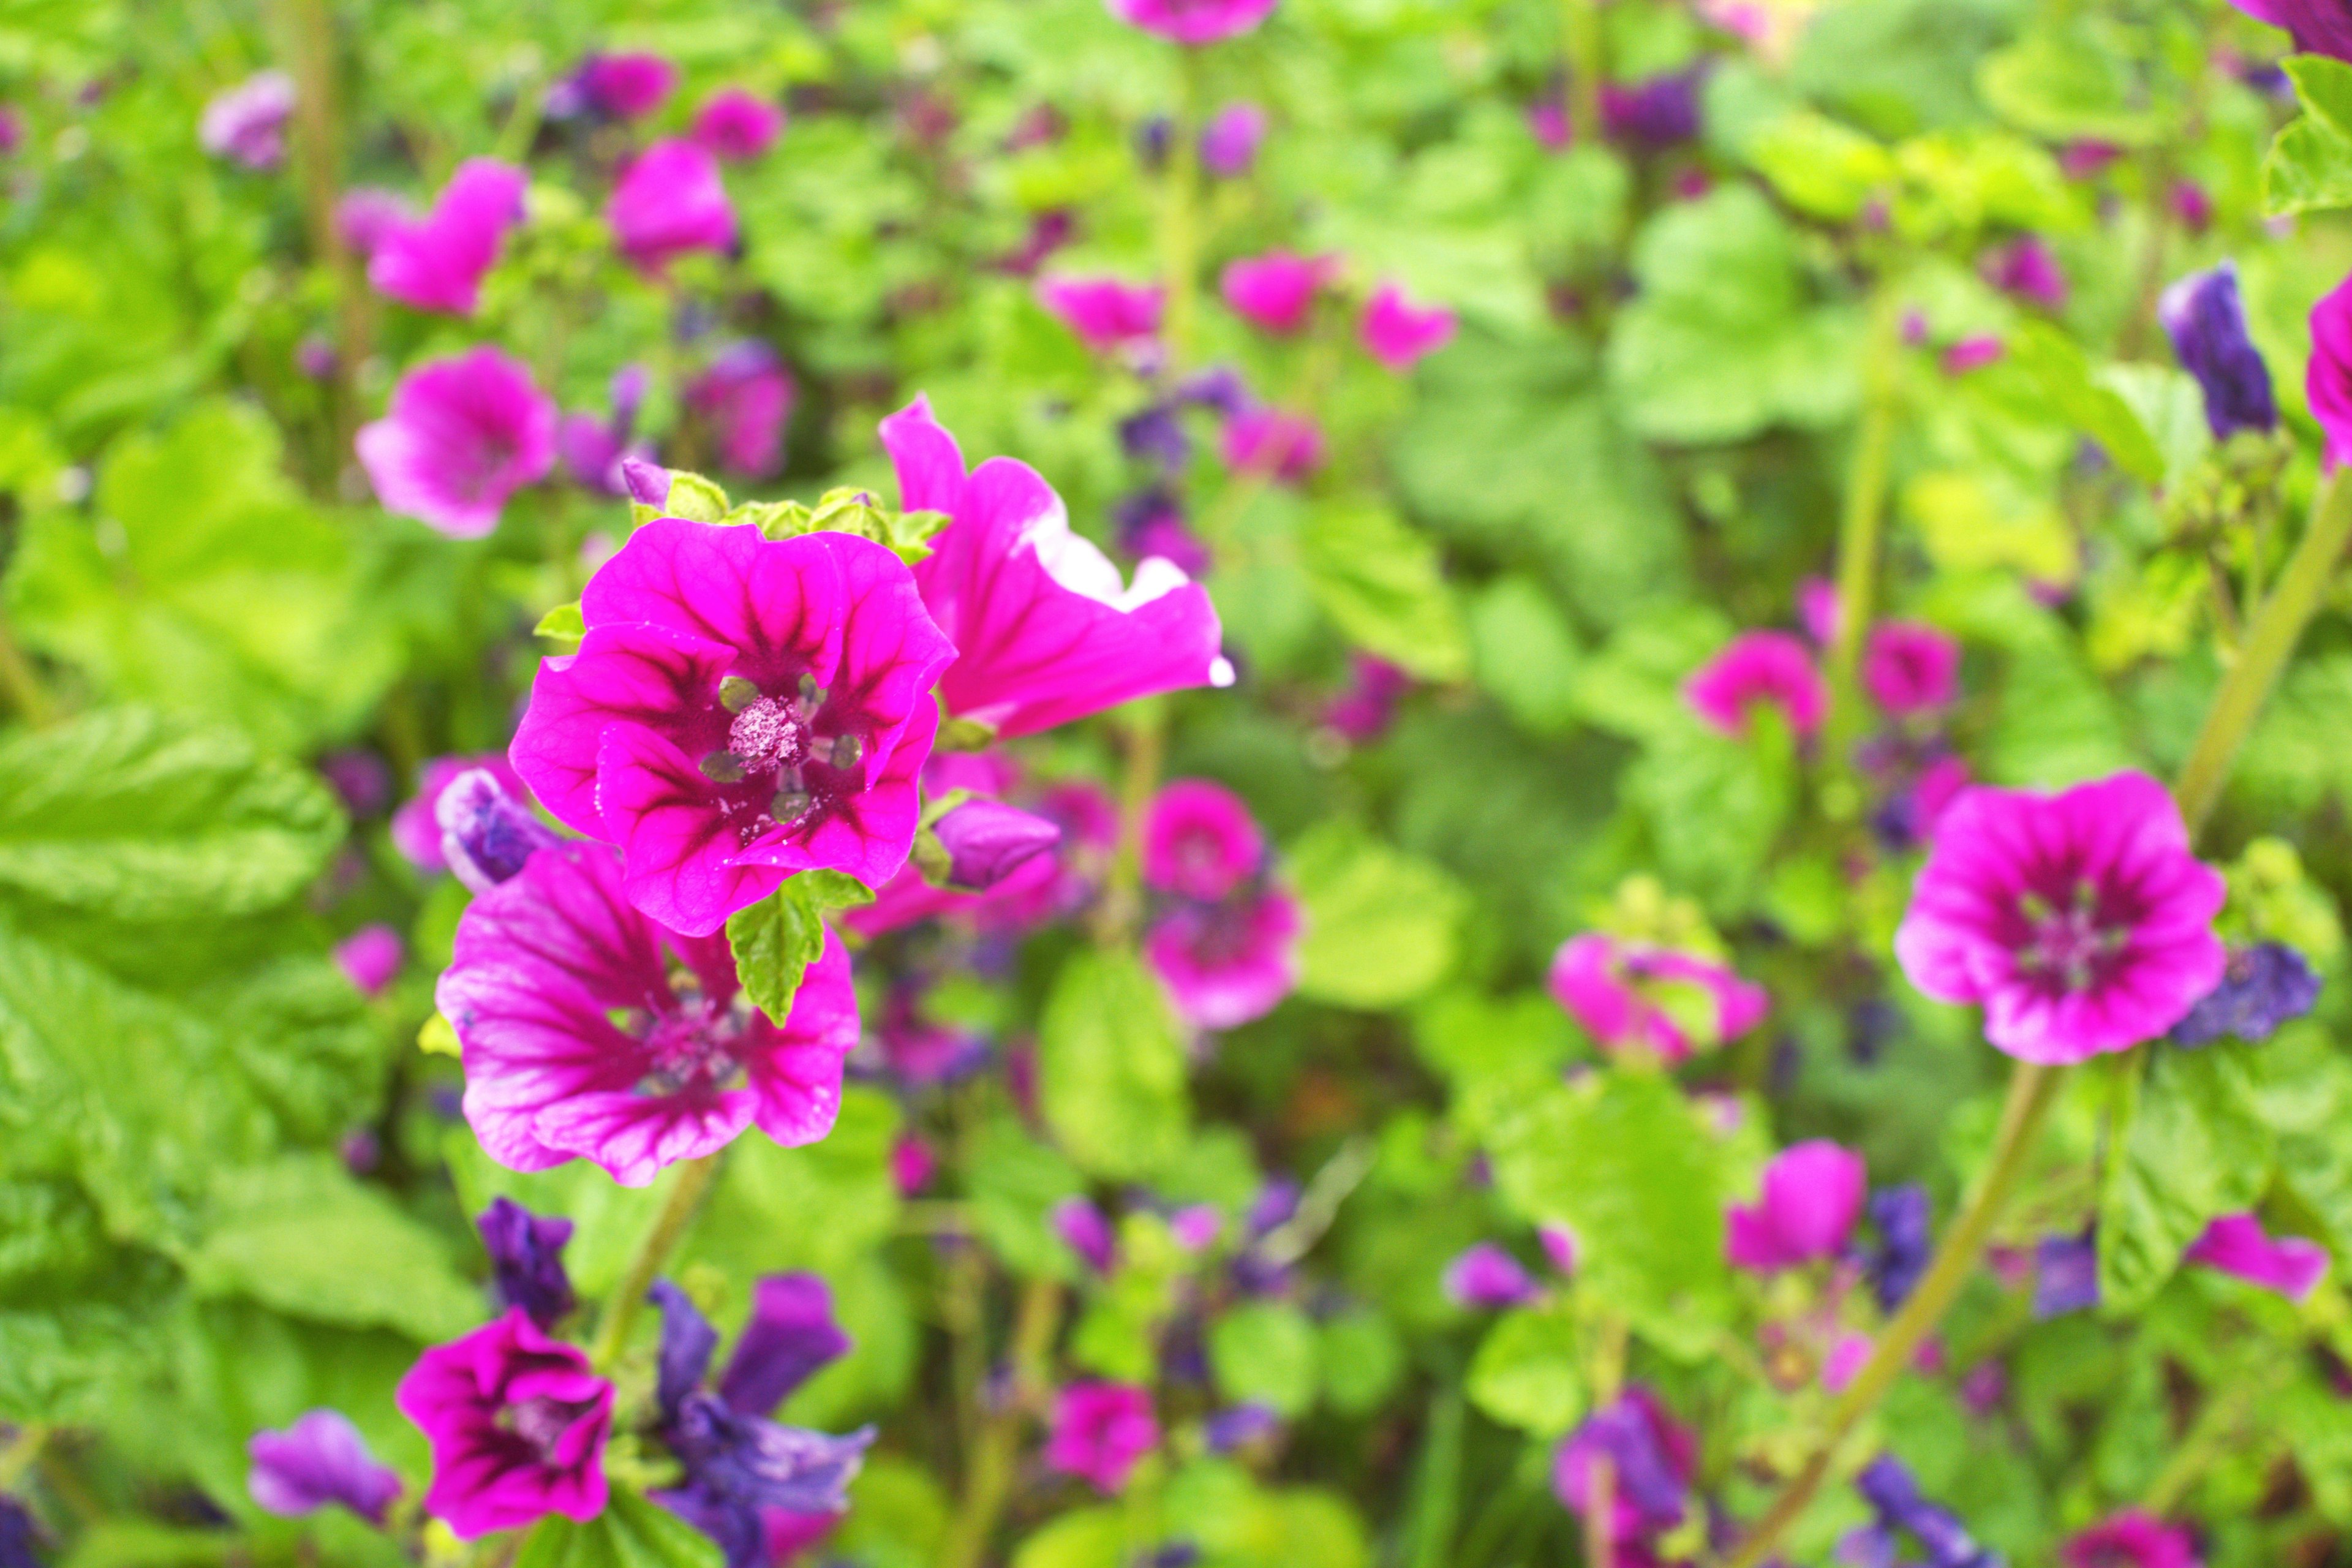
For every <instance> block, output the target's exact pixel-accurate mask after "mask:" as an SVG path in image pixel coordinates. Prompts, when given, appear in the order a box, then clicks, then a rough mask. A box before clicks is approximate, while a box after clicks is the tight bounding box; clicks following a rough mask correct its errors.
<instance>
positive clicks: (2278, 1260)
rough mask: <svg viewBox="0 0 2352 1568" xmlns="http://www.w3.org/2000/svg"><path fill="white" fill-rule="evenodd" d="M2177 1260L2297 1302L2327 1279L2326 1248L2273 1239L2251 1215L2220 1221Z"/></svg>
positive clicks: (2289, 1238)
mask: <svg viewBox="0 0 2352 1568" xmlns="http://www.w3.org/2000/svg"><path fill="white" fill-rule="evenodd" d="M2180 1256H2181V1259H2182V1261H2184V1262H2188V1263H2201V1264H2203V1265H2204V1266H2205V1267H2206V1268H2217V1269H2219V1270H2221V1272H2222V1273H2224V1274H2234V1275H2236V1276H2237V1277H2238V1278H2239V1279H2243V1280H2246V1281H2247V1282H2248V1283H2250V1284H2254V1285H2259V1286H2261V1287H2262V1288H2263V1289H2265V1290H2275V1291H2277V1292H2278V1293H2279V1294H2280V1295H2282V1296H2286V1297H2291V1298H2293V1299H2294V1300H2297V1301H2300V1300H2303V1299H2304V1298H2305V1296H2308V1295H2310V1294H2311V1292H2312V1290H2313V1289H2315V1287H2316V1286H2317V1285H2318V1284H2319V1281H2320V1280H2321V1279H2324V1278H2326V1274H2327V1248H2326V1247H2322V1246H2320V1245H2319V1243H2317V1242H2315V1241H2308V1240H2305V1238H2304V1237H2299V1236H2283V1237H2277V1238H2275V1239H2273V1237H2272V1236H2271V1235H2270V1233H2269V1232H2268V1231H2265V1230H2264V1229H2263V1222H2262V1221H2261V1219H2260V1218H2258V1217H2256V1216H2255V1215H2251V1214H2232V1215H2222V1216H2221V1218H2219V1219H2217V1220H2215V1221H2214V1222H2213V1223H2212V1224H2210V1225H2209V1226H2206V1227H2205V1234H2203V1235H2202V1236H2200V1237H2198V1238H2197V1239H2196V1240H2195V1241H2192V1242H2190V1243H2189V1250H2187V1251H2186V1252H2184V1253H2182V1254H2181V1255H2180Z"/></svg>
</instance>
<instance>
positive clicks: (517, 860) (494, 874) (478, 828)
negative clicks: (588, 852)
mask: <svg viewBox="0 0 2352 1568" xmlns="http://www.w3.org/2000/svg"><path fill="white" fill-rule="evenodd" d="M497 762H498V764H499V765H498V767H497V769H496V770H495V771H493V770H491V769H489V768H486V767H485V768H470V769H468V770H467V771H466V772H465V773H460V774H458V775H457V777H456V778H455V779H453V780H451V781H450V784H449V786H448V787H447V788H446V789H445V790H443V791H441V793H440V798H439V799H438V800H436V802H435V803H434V805H433V816H434V821H435V822H436V825H438V826H439V827H440V829H441V859H442V862H443V864H445V865H446V866H447V867H448V868H449V869H450V870H451V871H452V872H453V873H455V874H456V876H457V880H458V881H459V882H461V883H463V884H464V885H465V887H466V889H467V891H468V892H475V893H487V892H488V891H489V890H490V889H492V888H495V887H497V886H498V885H499V883H500V882H503V881H506V880H507V879H509V878H511V877H513V876H514V875H515V874H516V873H518V872H520V870H521V869H522V868H523V867H524V866H525V865H526V864H528V863H529V862H530V858H531V857H532V856H533V855H535V854H537V853H538V852H539V851H540V850H541V849H544V848H546V847H549V846H550V845H552V844H561V843H562V842H563V840H562V837H559V836H558V835H557V834H556V832H555V830H554V829H553V828H551V827H550V826H547V825H546V824H545V823H543V822H541V821H540V820H539V818H538V817H536V816H532V815H531V814H530V809H529V808H528V807H526V806H525V805H523V804H522V803H521V802H520V801H518V800H517V799H515V798H514V796H513V795H509V794H508V793H507V790H506V786H505V785H504V784H501V783H500V782H499V774H500V773H504V774H505V775H506V776H507V778H509V779H513V778H514V773H513V770H511V769H510V768H509V767H508V766H507V765H506V759H505V758H504V757H499V758H498V759H497ZM515 787H516V788H518V789H520V788H521V787H522V786H521V784H520V781H517V782H516V784H515Z"/></svg>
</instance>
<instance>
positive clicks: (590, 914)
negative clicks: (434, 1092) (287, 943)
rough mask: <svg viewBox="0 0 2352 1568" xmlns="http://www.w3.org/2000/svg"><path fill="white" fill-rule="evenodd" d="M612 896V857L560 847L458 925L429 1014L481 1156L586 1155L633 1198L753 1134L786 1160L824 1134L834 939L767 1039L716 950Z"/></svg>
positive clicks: (592, 847)
mask: <svg viewBox="0 0 2352 1568" xmlns="http://www.w3.org/2000/svg"><path fill="white" fill-rule="evenodd" d="M622 889H623V872H622V868H621V859H620V857H619V855H618V854H616V853H615V852H614V850H613V849H612V848H611V847H609V846H606V845H601V844H580V843H572V844H564V845H560V846H558V847H555V848H552V849H543V850H541V851H540V852H539V853H538V854H537V855H534V856H532V857H531V860H530V865H528V866H526V867H524V868H523V870H522V874H521V875H520V876H518V877H516V878H514V879H512V880H510V881H507V882H502V883H500V884H499V886H497V887H495V888H493V889H490V890H489V891H488V892H487V893H484V894H482V895H480V896H479V897H478V898H477V899H475V900H474V902H473V904H472V905H471V906H470V907H469V908H468V909H467V910H466V913H465V917H464V918H463V919H462V920H460V921H458V923H457V946H456V953H455V956H454V958H453V960H452V962H451V963H450V965H449V968H448V969H447V970H446V971H445V972H444V973H443V974H442V976H441V983H440V985H439V986H438V988H437V989H436V992H435V1000H436V1004H437V1005H439V1007H440V1010H441V1014H442V1016H444V1017H446V1018H447V1019H448V1020H449V1022H450V1025H451V1026H452V1027H454V1028H455V1029H456V1030H457V1040H458V1044H459V1046H460V1047H461V1050H462V1057H463V1060H464V1063H465V1068H466V1098H465V1102H464V1104H465V1112H466V1120H467V1122H469V1123H470V1124H471V1125H472V1126H473V1129H474V1134H475V1136H476V1137H478V1138H479V1139H480V1140H481V1143H482V1148H483V1149H484V1151H485V1152H488V1154H489V1156H490V1158H492V1159H493V1160H496V1161H497V1162H498V1163H500V1164H502V1165H504V1166H506V1167H507V1168H508V1169H509V1170H515V1171H543V1170H546V1169H548V1168H549V1167H550V1166H552V1165H561V1164H563V1163H566V1162H568V1161H570V1160H572V1159H573V1158H575V1157H581V1158H586V1159H588V1160H592V1161H593V1162H594V1163H597V1164H599V1165H601V1166H603V1167H604V1169H605V1171H606V1172H608V1173H610V1174H611V1175H612V1177H613V1179H614V1181H616V1182H619V1183H620V1184H622V1185H624V1186H631V1187H642V1186H644V1185H646V1184H647V1183H649V1182H651V1181H652V1180H653V1179H654V1176H655V1174H656V1173H657V1172H658V1171H660V1170H661V1168H662V1167H663V1166H665V1165H669V1164H672V1163H676V1162H677V1161H680V1160H692V1159H698V1158H699V1157H701V1156H702V1155H705V1154H708V1153H710V1152H713V1151H714V1150H718V1149H721V1148H724V1147H725V1146H726V1145H727V1144H729V1143H730V1142H733V1141H734V1140H735V1138H736V1136H737V1134H739V1133H740V1132H741V1131H743V1130H744V1129H745V1128H746V1127H749V1126H751V1125H753V1124H755V1123H756V1124H757V1125H758V1127H759V1129H760V1131H762V1132H764V1133H766V1134H767V1135H768V1136H769V1137H770V1138H772V1139H774V1140H775V1141H776V1142H779V1143H782V1144H783V1145H785V1146H786V1147H792V1146H794V1145H797V1144H802V1143H813V1142H816V1141H817V1140H818V1139H820V1138H823V1137H824V1135H825V1134H826V1133H827V1132H829V1131H832V1130H833V1121H834V1116H835V1113H836V1112H837V1111H838V1110H840V1107H841V1065H842V1061H843V1059H844V1058H846V1057H847V1056H848V1054H849V1052H850V1051H851V1049H852V1048H854V1047H856V1044H857V997H856V992H855V991H854V990H853V989H852V988H851V986H850V982H849V957H848V954H847V953H846V952H845V951H844V950H843V948H842V946H841V942H840V940H839V939H838V938H836V937H833V936H831V935H828V936H827V937H826V940H825V948H824V955H823V956H822V957H820V958H819V959H818V960H817V961H816V962H815V963H812V964H811V965H809V968H808V973H807V975H806V977H805V978H804V979H803V981H802V983H801V988H800V992H799V994H797V995H796V996H795V997H794V998H793V1009H792V1014H791V1016H789V1017H788V1018H787V1019H786V1020H785V1022H784V1026H782V1028H778V1027H777V1026H774V1025H773V1024H771V1023H770V1022H769V1021H768V1020H767V1018H766V1017H765V1016H762V1015H761V1014H760V1013H759V1012H758V1011H757V1010H755V1009H753V1008H752V1007H751V1006H750V1005H749V1004H748V1003H746V1002H744V1001H742V1000H740V997H739V994H738V991H737V986H736V981H735V965H734V961H733V959H732V958H731V957H730V954H729V952H728V950H727V943H726V942H725V941H724V939H719V938H711V937H707V936H706V937H700V938H697V937H688V936H681V935H680V934H678V933H677V931H665V930H663V929H662V928H661V927H659V926H657V925H656V924H655V923H654V922H653V921H650V920H647V919H646V917H645V916H644V915H642V914H640V913H638V912H637V911H636V910H635V909H632V908H631V907H630V905H629V903H628V901H627V900H626V899H625V898H624V897H623V890H622ZM672 960H675V962H676V963H677V965H679V966H682V971H683V977H682V978H679V977H674V975H673V973H672V963H671V961H672Z"/></svg>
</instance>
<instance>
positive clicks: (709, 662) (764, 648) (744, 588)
mask: <svg viewBox="0 0 2352 1568" xmlns="http://www.w3.org/2000/svg"><path fill="white" fill-rule="evenodd" d="M581 613H582V615H583V617H584V619H585V621H586V624H587V635H586V636H585V637H583V639H582V641H581V644H580V651H579V652H578V653H576V654H572V655H568V656H564V657H561V658H549V659H546V660H543V661H542V662H541V665H540V668H539V675H538V678H537V679H535V680H534V681H533V682H532V684H531V696H530V708H529V710H527V711H525V713H524V714H523V719H522V724H521V727H520V730H519V731H517V732H516V735H515V740H514V746H513V749H512V751H511V752H510V753H509V754H510V755H511V756H512V757H513V759H514V764H515V771H516V772H517V773H520V774H521V775H522V778H523V781H524V782H525V783H527V784H530V787H531V789H532V791H533V792H534V793H535V794H537V795H538V796H539V798H540V800H541V802H542V803H544V804H545V805H546V806H547V809H548V810H549V811H550V812H551V813H553V814H554V816H556V818H557V820H559V821H562V822H564V823H568V824H569V825H571V826H572V827H575V828H577V829H578V830H579V831H581V832H583V833H585V834H587V835H589V836H590V837H594V838H602V839H604V840H605V841H607V842H609V843H613V844H617V845H618V846H620V847H621V848H622V850H623V851H624V852H625V855H626V857H627V866H628V870H627V888H628V896H629V900H630V901H631V902H633V903H635V905H636V906H637V908H639V909H640V910H644V911H645V912H646V914H648V915H650V916H652V917H653V918H654V919H655V920H657V921H660V922H661V923H662V924H664V925H666V926H668V927H670V928H671V929H672V930H674V931H683V932H685V933H686V934H687V935H688V936H707V935H709V933H710V932H712V931H717V930H718V929H719V927H720V926H721V925H723V924H725V923H726V921H727V917H728V916H729V915H730V914H732V913H734V912H735V911H736V910H740V909H743V908H745V907H747V906H749V905H751V904H755V903H758V902H759V901H760V900H761V899H764V898H766V897H767V896H768V895H769V894H770V893H772V892H774V891H775V890H776V889H777V887H778V886H779V885H781V884H782V881H783V879H785V878H786V877H788V876H790V875H791V874H792V873H793V872H795V871H802V870H807V869H810V868H829V869H832V870H836V871H845V872H847V873H848V874H849V875H850V876H853V877H855V878H856V879H858V880H859V881H861V882H864V883H865V884H866V886H867V887H869V888H878V887H880V886H881V885H882V884H883V883H885V882H887V881H888V880H889V879H891V877H893V876H894V875H896V874H897V872H898V868H899V867H900V866H902V865H904V864H905V863H906V859H907V853H908V850H909V849H910V848H911V847H913V844H914V837H915V819H916V816H917V814H918V805H917V801H916V791H915V776H916V774H917V773H918V772H919V770H920V769H921V767H922V765H923V760H924V759H925V758H926V757H928V756H929V755H930V750H931V740H932V736H933V734H934V733H935V731H936V730H937V728H938V724H939V710H938V709H937V707H935V706H934V705H933V703H932V701H931V698H930V689H931V683H932V681H933V680H935V679H938V677H939V673H940V670H941V669H942V668H946V666H947V664H948V661H949V660H950V659H951V658H954V657H955V650H954V649H953V648H952V647H950V645H949V643H948V640H947V638H946V637H943V636H941V635H940V628H939V627H938V626H934V625H933V624H932V622H931V617H930V616H929V614H927V613H926V612H925V610H924V608H923V604H922V600H921V599H920V597H919V595H917V593H916V591H915V580H914V578H913V577H912V576H911V575H910V574H908V571H907V567H906V564H905V563H903V562H901V561H900V560H899V559H898V556H896V555H894V554H892V553H891V552H889V551H887V550H886V549H884V548H883V547H882V546H881V545H878V544H876V543H874V542H872V541H870V540H866V539H860V538H857V537H856V536H854V535H851V534H846V533H829V532H828V533H809V534H803V535H801V536H800V537H798V538H796V539H782V540H770V539H763V538H761V534H760V531H759V530H758V529H757V528H754V527H752V526H751V525H750V524H748V523H746V524H741V525H739V526H736V527H730V528H719V527H714V526H710V525H708V524H704V523H698V522H688V521H683V520H680V519H677V518H656V520H655V521H652V522H649V523H647V524H646V526H645V527H643V528H641V529H639V530H637V531H636V532H635V533H634V534H632V535H630V537H629V542H627V543H626V544H625V545H623V546H622V547H621V549H620V550H619V551H618V552H616V553H615V554H614V556H613V558H612V559H611V560H610V561H607V562H606V563H604V565H603V566H601V567H599V568H598V569H597V571H596V574H595V575H594V576H593V577H591V578H590V579H589V580H588V587H587V591H586V592H585V593H584V594H583V595H581Z"/></svg>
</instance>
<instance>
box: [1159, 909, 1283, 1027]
mask: <svg viewBox="0 0 2352 1568" xmlns="http://www.w3.org/2000/svg"><path fill="white" fill-rule="evenodd" d="M1301 924H1302V922H1301V921H1300V918H1299V912H1298V901H1297V900H1296V899H1293V898H1292V897H1291V896H1290V895H1289V894H1288V893H1286V892H1284V891H1283V890H1282V889H1279V888H1274V887H1264V888H1257V889H1247V888H1245V889H1240V890H1238V891H1236V892H1235V893H1234V895H1233V896H1232V897H1230V898H1228V899H1226V900H1223V902H1220V903H1215V904H1185V905H1182V906H1181V907H1179V908H1177V909H1174V910H1170V911H1169V912H1168V913H1167V914H1165V915H1163V916H1161V917H1160V921H1158V923H1156V924H1155V925H1153V926H1152V928H1151V930H1150V931H1149V932H1148V933H1147V934H1146V935H1145V937H1144V939H1143V956H1144V958H1145V959H1146V960H1147V961H1148V962H1149V963H1150V965H1151V967H1152V969H1153V971H1154V972H1155V973H1158V974H1159V976H1160V983H1161V984H1163V985H1164V986H1166V988H1167V991H1168V998H1169V1001H1170V1003H1171V1005H1173V1006H1174V1007H1175V1009H1176V1016H1178V1017H1180V1018H1181V1019H1183V1020H1184V1021H1185V1022H1186V1023H1188V1024H1190V1025H1192V1026H1193V1027H1194V1028H1199V1029H1231V1028H1236V1027H1238V1026H1241V1025H1244V1024H1246V1023H1248V1022H1250V1021H1251V1020H1252V1019H1254V1018H1261V1017H1264V1016H1265V1015H1266V1014H1268V1013H1270V1012H1272V1011H1273V1010H1274V1007H1275V1005H1276V1003H1278V1002H1280V1001H1281V1000H1282V999H1283V998H1284V997H1285V996H1287V995H1289V994H1290V993H1291V992H1292V991H1293V990H1295V989H1296V988H1297V984H1298V973H1299V964H1298V934H1299V931H1300V928H1301Z"/></svg>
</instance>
